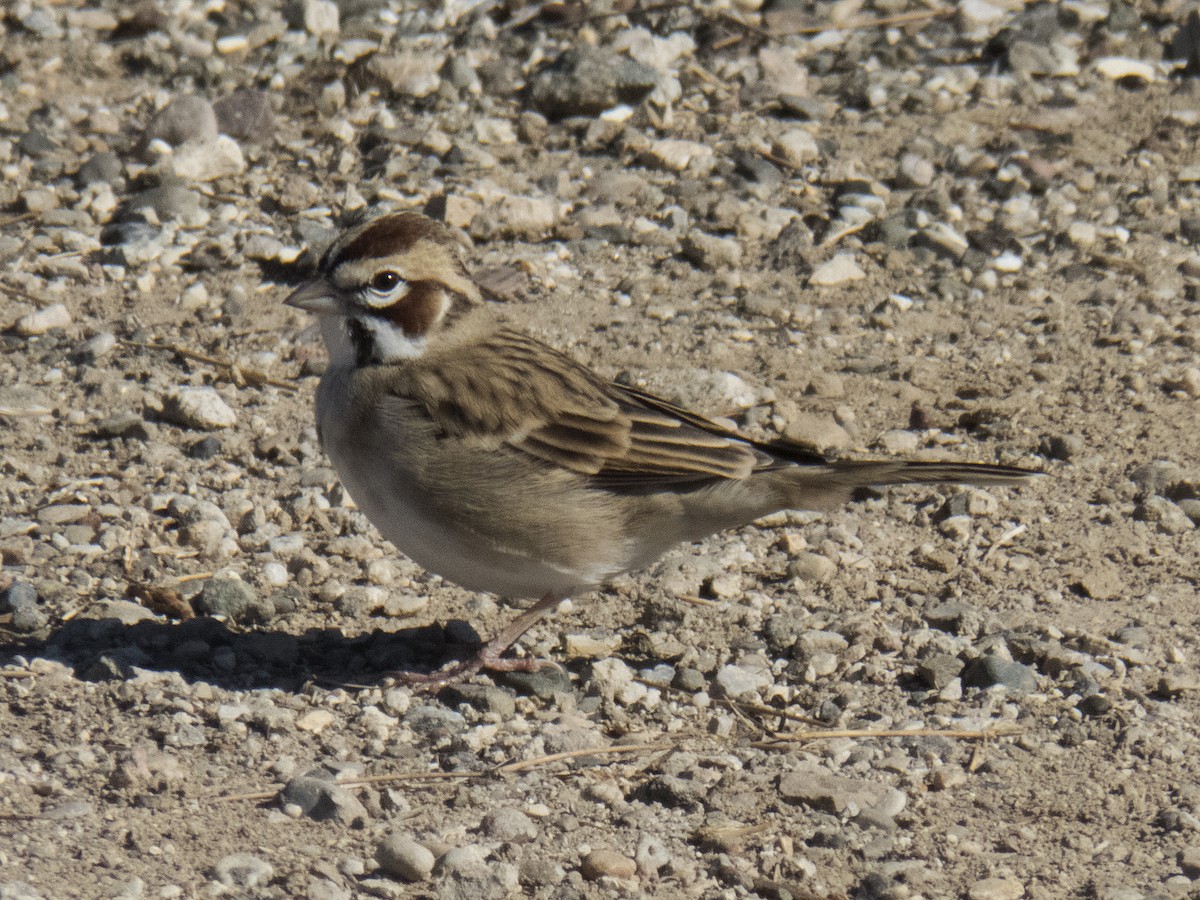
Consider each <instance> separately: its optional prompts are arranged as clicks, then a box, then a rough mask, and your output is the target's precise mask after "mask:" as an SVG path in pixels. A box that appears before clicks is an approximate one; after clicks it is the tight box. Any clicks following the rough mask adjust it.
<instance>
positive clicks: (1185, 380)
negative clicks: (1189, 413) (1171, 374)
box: [1164, 366, 1200, 397]
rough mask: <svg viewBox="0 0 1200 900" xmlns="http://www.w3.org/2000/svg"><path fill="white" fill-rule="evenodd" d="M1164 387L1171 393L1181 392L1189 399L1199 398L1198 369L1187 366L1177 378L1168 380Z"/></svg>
mask: <svg viewBox="0 0 1200 900" xmlns="http://www.w3.org/2000/svg"><path fill="white" fill-rule="evenodd" d="M1164 386H1165V387H1166V388H1167V389H1168V390H1171V391H1181V392H1183V393H1184V394H1186V395H1187V396H1189V397H1200V368H1197V367H1196V366H1189V367H1188V368H1186V369H1184V370H1183V374H1181V375H1180V376H1179V377H1178V378H1168V379H1167V380H1166V381H1165V382H1164Z"/></svg>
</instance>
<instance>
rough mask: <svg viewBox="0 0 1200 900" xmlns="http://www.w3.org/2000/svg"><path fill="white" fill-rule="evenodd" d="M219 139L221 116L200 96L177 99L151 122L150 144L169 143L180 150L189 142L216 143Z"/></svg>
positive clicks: (188, 95)
mask: <svg viewBox="0 0 1200 900" xmlns="http://www.w3.org/2000/svg"><path fill="white" fill-rule="evenodd" d="M216 138H217V114H216V112H214V111H213V107H212V104H211V103H209V102H208V101H207V100H205V99H204V98H203V97H200V96H198V95H196V94H184V95H183V96H180V97H176V98H175V99H174V100H172V101H171V102H170V103H168V104H167V105H166V106H165V107H163V109H162V110H160V111H159V112H158V114H157V115H155V116H154V118H153V119H151V120H150V124H149V125H148V126H147V127H146V134H145V139H146V141H153V140H159V141H165V142H166V143H168V144H170V145H171V146H172V147H178V146H179V145H181V144H185V143H187V142H188V141H200V142H205V141H214V140H216Z"/></svg>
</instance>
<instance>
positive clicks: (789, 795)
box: [779, 763, 902, 815]
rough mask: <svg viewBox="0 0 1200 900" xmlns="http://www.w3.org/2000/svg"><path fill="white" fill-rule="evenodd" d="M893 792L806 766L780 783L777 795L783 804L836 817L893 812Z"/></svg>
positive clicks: (782, 778) (786, 776) (895, 803)
mask: <svg viewBox="0 0 1200 900" xmlns="http://www.w3.org/2000/svg"><path fill="white" fill-rule="evenodd" d="M894 792H896V791H895V788H890V787H888V786H887V785H885V784H877V783H875V782H871V781H865V780H861V779H856V778H845V777H843V776H841V775H832V774H830V773H829V772H827V771H825V770H823V769H820V768H818V767H817V766H816V765H815V764H808V763H805V764H802V765H801V766H800V767H799V768H798V769H797V770H796V771H793V772H788V773H787V774H785V775H783V776H782V777H781V778H780V779H779V795H780V796H781V797H782V798H783V799H784V800H786V801H788V802H789V803H798V804H800V805H802V806H807V807H810V808H812V809H816V810H819V811H821V812H828V813H834V814H836V815H841V814H842V813H846V812H849V813H850V814H852V815H856V814H857V813H858V812H861V811H864V810H870V809H876V808H880V809H882V808H884V807H886V808H888V809H892V808H895V806H896V805H897V801H896V800H895V798H894V797H893V796H892V795H893V793H894ZM901 808H902V807H901Z"/></svg>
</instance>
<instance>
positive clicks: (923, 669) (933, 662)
mask: <svg viewBox="0 0 1200 900" xmlns="http://www.w3.org/2000/svg"><path fill="white" fill-rule="evenodd" d="M962 670H963V662H962V660H960V659H959V658H958V657H957V656H949V655H947V654H944V653H938V654H934V655H933V656H929V657H926V658H925V659H923V660H921V661H920V662H919V663H917V677H918V678H920V679H921V682H922V683H923V684H925V686H926V687H929V688H932V689H933V690H935V691H940V690H942V689H943V688H944V687H946V686H947V685H948V684H950V682H951V681H953V680H955V679H956V678H958V676H959V673H961V672H962Z"/></svg>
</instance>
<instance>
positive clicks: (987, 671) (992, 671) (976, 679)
mask: <svg viewBox="0 0 1200 900" xmlns="http://www.w3.org/2000/svg"><path fill="white" fill-rule="evenodd" d="M962 683H963V685H964V686H965V687H976V688H990V687H996V686H1001V687H1004V688H1005V689H1007V690H1008V691H1009V692H1010V693H1013V694H1028V693H1032V692H1033V691H1036V690H1037V676H1036V675H1034V673H1033V670H1032V669H1031V668H1029V666H1026V665H1022V664H1021V663H1019V662H1014V661H1013V660H1011V659H1003V658H1001V657H999V656H995V655H993V654H990V653H989V654H987V655H986V656H981V657H980V658H979V659H976V660H972V661H971V662H970V663H968V664H967V666H966V668H965V669H963V674H962Z"/></svg>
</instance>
